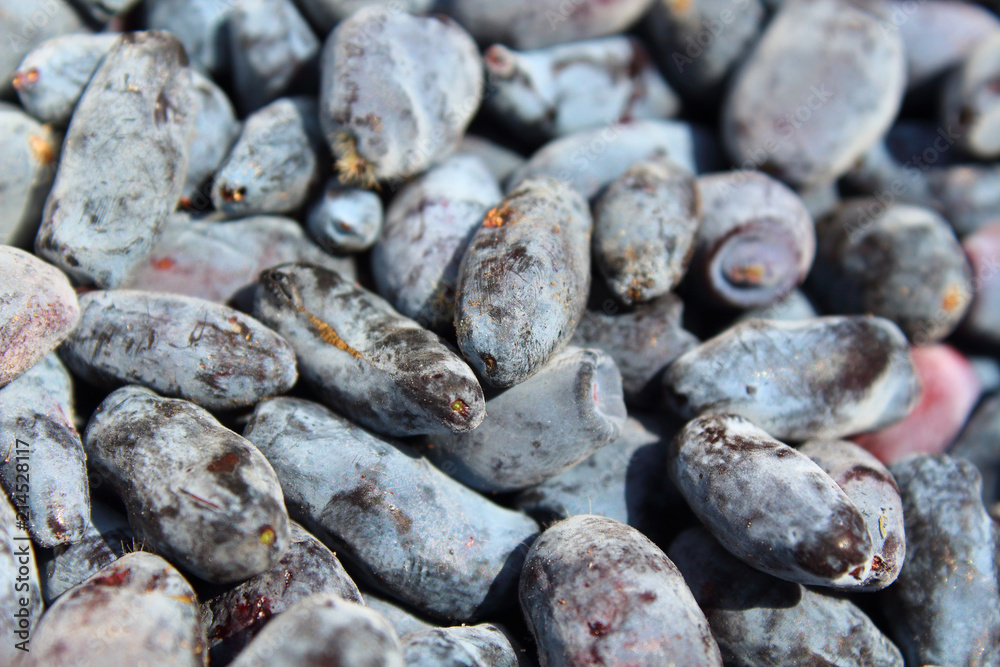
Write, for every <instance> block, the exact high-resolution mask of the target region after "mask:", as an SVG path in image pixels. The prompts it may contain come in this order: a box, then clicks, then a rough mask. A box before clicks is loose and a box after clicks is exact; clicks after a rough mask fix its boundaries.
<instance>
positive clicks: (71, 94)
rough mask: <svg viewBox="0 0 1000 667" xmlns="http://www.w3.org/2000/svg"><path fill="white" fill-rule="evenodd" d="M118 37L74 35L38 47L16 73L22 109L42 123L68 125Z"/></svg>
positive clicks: (53, 39)
mask: <svg viewBox="0 0 1000 667" xmlns="http://www.w3.org/2000/svg"><path fill="white" fill-rule="evenodd" d="M118 37H119V35H118V34H116V33H98V34H93V35H91V34H87V33H72V34H68V35H60V36H59V37H53V38H52V39H49V40H46V41H45V42H42V43H41V44H39V45H38V46H36V47H35V48H34V49H32V50H31V51H29V52H28V54H27V55H25V56H24V60H22V61H21V64H20V65H18V66H17V71H16V72H14V78H13V83H14V89H15V90H16V91H17V97H18V99H19V100H20V102H21V106H23V107H24V109H25V111H27V112H28V113H30V114H31V115H32V116H34V117H35V118H37V119H38V120H40V121H41V122H43V123H53V124H55V125H58V126H64V125H66V123H67V122H69V118H70V116H71V115H72V114H73V109H74V108H75V107H76V103H77V101H79V99H80V95H81V94H83V89H84V88H86V87H87V82H88V81H90V77H91V76H93V74H94V70H95V69H97V66H98V65H99V64H100V62H101V59H102V58H104V56H105V55H106V54H107V53H108V51H110V50H111V48H112V47H113V46H114V45H115V43H116V42H117V41H118Z"/></svg>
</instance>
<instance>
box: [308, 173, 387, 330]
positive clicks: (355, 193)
mask: <svg viewBox="0 0 1000 667" xmlns="http://www.w3.org/2000/svg"><path fill="white" fill-rule="evenodd" d="M383 220H384V215H383V212H382V200H381V199H379V196H378V195H377V194H375V193H374V192H369V191H368V190H360V189H357V188H347V187H343V186H342V185H341V183H340V179H338V178H336V177H335V178H331V179H330V180H329V181H327V184H326V188H325V189H324V190H323V196H322V197H321V198H320V200H319V201H317V202H316V203H315V204H313V206H312V208H310V209H309V215H308V216H307V218H306V225H307V226H308V228H309V235H310V236H311V237H312V238H313V239H315V240H316V243H318V244H319V245H320V246H322V248H323V249H324V250H326V251H327V252H329V253H341V254H342V253H351V252H361V251H363V250H367V249H368V248H370V247H371V246H372V244H373V243H375V241H377V240H378V239H379V235H380V234H381V233H382V224H383ZM404 314H405V313H404Z"/></svg>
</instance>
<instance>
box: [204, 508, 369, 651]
mask: <svg viewBox="0 0 1000 667" xmlns="http://www.w3.org/2000/svg"><path fill="white" fill-rule="evenodd" d="M314 593H330V594H333V595H336V596H338V597H340V598H342V599H344V600H349V601H350V602H356V603H358V604H361V605H363V604H364V603H365V601H364V599H363V598H362V597H361V593H360V592H359V591H358V587H357V586H356V585H355V584H354V581H352V580H351V578H350V576H348V574H347V572H345V571H344V566H343V565H341V564H340V561H339V560H337V557H336V556H335V555H334V554H333V552H331V551H330V550H329V549H327V548H326V547H325V546H323V543H322V542H320V541H319V540H318V539H316V538H315V537H313V536H312V535H310V534H309V533H308V532H306V531H305V529H304V528H302V527H301V526H300V525H298V524H297V523H294V522H292V524H291V532H290V537H289V543H288V551H286V552H285V555H284V556H282V557H281V559H280V560H279V561H278V563H277V565H276V566H275V567H274V568H272V569H270V570H267V571H265V572H261V573H260V574H258V575H256V576H254V577H251V578H250V579H247V580H246V581H243V582H240V583H239V584H237V585H236V587H235V588H232V589H230V590H228V591H226V592H224V593H220V594H219V595H216V596H215V597H213V598H211V599H209V600H206V601H205V602H204V603H203V604H202V620H203V621H204V624H205V632H206V634H207V635H208V642H209V650H210V651H211V658H212V661H213V662H216V661H218V662H221V663H228V662H229V661H230V660H231V659H232V658H233V657H234V656H235V655H236V654H237V653H239V651H241V650H242V649H243V648H245V647H246V645H247V644H248V643H249V642H250V641H251V640H252V639H253V638H254V637H256V636H257V635H258V634H259V633H260V631H261V629H262V628H263V627H264V626H265V625H266V624H267V623H269V622H270V620H271V618H272V617H273V616H275V615H277V614H280V613H282V612H284V611H285V610H286V609H288V608H289V607H291V606H292V605H294V604H295V603H296V602H298V601H299V600H302V599H305V598H307V597H309V596H310V595H313V594H314Z"/></svg>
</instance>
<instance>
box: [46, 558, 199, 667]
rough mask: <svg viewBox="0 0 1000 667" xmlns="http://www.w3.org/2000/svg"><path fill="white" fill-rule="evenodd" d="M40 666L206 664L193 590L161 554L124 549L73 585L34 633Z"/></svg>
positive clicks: (192, 665) (197, 666)
mask: <svg viewBox="0 0 1000 667" xmlns="http://www.w3.org/2000/svg"><path fill="white" fill-rule="evenodd" d="M31 657H32V659H33V660H34V661H35V662H34V663H33V664H37V665H59V664H74V663H72V662H68V661H75V660H81V659H82V660H85V663H84V664H87V665H114V664H122V665H139V664H150V665H189V666H190V667H200V666H201V665H204V664H205V660H206V655H205V630H204V629H203V628H202V627H201V620H200V619H199V617H198V605H197V597H196V596H195V592H194V589H193V588H191V584H189V583H188V582H187V581H186V580H185V579H184V577H183V576H181V573H180V572H178V571H177V570H176V569H175V568H174V567H173V566H172V565H171V564H170V563H168V562H167V561H165V560H164V559H162V558H160V557H159V556H157V555H155V554H151V553H146V552H144V551H136V552H135V553H130V554H126V555H125V556H122V557H121V558H119V559H118V560H117V561H115V562H113V563H111V564H109V565H107V566H105V567H104V568H103V569H101V570H100V571H99V572H98V573H97V574H95V575H93V576H92V577H90V578H89V579H87V580H86V581H84V582H83V583H82V584H80V585H79V586H77V587H76V588H73V589H72V590H70V591H67V592H66V594H64V595H63V596H62V597H60V598H59V600H57V601H56V603H55V604H54V605H52V607H51V608H50V609H49V610H48V611H47V612H46V613H45V616H44V617H43V618H42V621H41V623H39V624H38V627H37V628H36V629H35V631H34V633H32V636H31Z"/></svg>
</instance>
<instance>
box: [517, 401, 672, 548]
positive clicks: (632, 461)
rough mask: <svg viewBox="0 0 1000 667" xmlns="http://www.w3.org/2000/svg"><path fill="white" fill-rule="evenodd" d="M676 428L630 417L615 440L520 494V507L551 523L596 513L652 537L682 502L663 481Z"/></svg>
mask: <svg viewBox="0 0 1000 667" xmlns="http://www.w3.org/2000/svg"><path fill="white" fill-rule="evenodd" d="M676 430H677V428H676V427H672V428H669V429H667V428H664V427H663V425H661V424H660V423H659V420H658V419H653V418H651V417H649V416H647V415H643V416H641V417H640V418H636V416H635V415H630V416H629V418H628V419H627V420H626V421H625V424H624V425H623V426H622V428H621V435H619V436H618V439H617V440H615V441H614V442H612V443H610V444H608V445H605V446H604V447H601V448H600V449H598V450H597V451H596V452H594V453H593V454H592V455H590V456H589V457H587V458H586V459H584V460H583V461H581V462H580V463H579V464H577V465H575V466H573V467H572V468H570V469H569V470H566V471H564V472H562V473H559V474H558V475H555V476H553V477H550V478H548V479H547V480H545V481H544V482H542V483H541V484H538V485H536V486H532V487H530V488H528V489H525V490H524V491H521V492H520V493H519V494H517V496H516V500H515V503H516V506H517V507H519V508H520V509H521V510H523V511H524V512H527V513H528V514H529V515H531V516H533V517H535V518H536V519H537V520H538V521H540V522H543V523H549V522H552V521H553V520H555V521H560V520H562V519H567V518H569V517H571V516H576V515H577V514H596V515H597V516H604V517H607V518H609V519H614V520H615V521H620V522H622V523H627V524H628V525H630V526H633V527H635V528H638V529H639V530H641V531H643V532H644V533H647V534H649V533H650V532H651V531H655V530H656V528H657V527H658V526H659V524H662V523H663V516H664V515H665V514H666V513H667V512H672V511H673V509H674V508H672V507H670V505H671V504H675V501H680V502H683V500H682V499H681V498H680V497H679V496H678V494H677V492H676V490H674V489H672V488H671V489H664V486H672V485H669V483H665V481H664V479H663V470H664V467H665V466H666V460H667V456H666V455H667V445H668V444H669V441H670V438H671V437H672V436H673V434H674V433H675V432H676Z"/></svg>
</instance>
